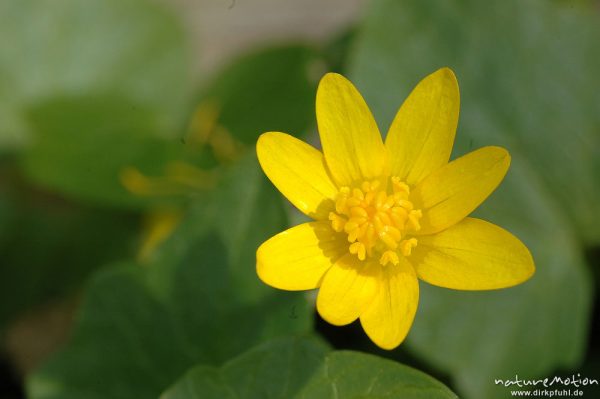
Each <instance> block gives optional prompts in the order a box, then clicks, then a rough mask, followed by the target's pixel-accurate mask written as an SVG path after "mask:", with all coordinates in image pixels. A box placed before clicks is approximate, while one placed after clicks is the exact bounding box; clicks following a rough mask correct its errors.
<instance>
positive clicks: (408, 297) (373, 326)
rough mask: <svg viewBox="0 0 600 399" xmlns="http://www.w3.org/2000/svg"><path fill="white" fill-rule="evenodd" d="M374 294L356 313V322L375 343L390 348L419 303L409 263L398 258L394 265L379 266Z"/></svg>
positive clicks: (398, 340)
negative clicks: (380, 272)
mask: <svg viewBox="0 0 600 399" xmlns="http://www.w3.org/2000/svg"><path fill="white" fill-rule="evenodd" d="M382 270H383V271H382V276H381V278H380V279H379V280H378V286H377V294H376V295H375V297H374V298H373V300H372V301H371V304H370V305H369V307H368V308H367V309H366V310H365V312H363V313H362V314H361V315H360V323H361V324H362V326H363V328H364V330H365V332H366V333H367V335H368V336H369V338H371V340H372V341H373V342H374V343H375V344H377V346H379V347H381V348H383V349H394V348H395V347H397V346H398V345H400V343H401V342H402V341H403V340H404V338H405V337H406V335H407V334H408V331H409V330H410V326H411V325H412V322H413V320H414V318H415V314H416V312H417V306H418V303H419V283H418V280H417V276H416V275H415V270H414V268H413V267H412V265H411V264H410V263H409V262H408V261H407V260H406V258H404V257H401V258H400V263H399V264H398V265H393V264H388V265H387V266H385V267H383V268H382Z"/></svg>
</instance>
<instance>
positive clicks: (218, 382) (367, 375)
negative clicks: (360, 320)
mask: <svg viewBox="0 0 600 399" xmlns="http://www.w3.org/2000/svg"><path fill="white" fill-rule="evenodd" d="M179 398H181V399H183V398H185V399H195V398H203V399H211V398H215V399H254V398H256V399H263V398H272V399H279V398H280V399H301V398H303V399H319V398H323V399H330V398H346V399H359V398H365V399H366V398H371V399H376V398H382V399H383V398H405V399H417V398H428V399H433V398H456V395H454V394H453V393H452V392H451V391H450V390H449V389H448V388H446V387H445V386H444V385H443V384H441V383H440V382H438V381H436V380H434V379H433V378H431V377H429V376H428V375H426V374H424V373H421V372H420V371H417V370H414V369H412V368H410V367H407V366H404V365H401V364H399V363H396V362H393V361H391V360H385V359H381V358H378V357H376V356H373V355H367V354H363V353H358V352H350V351H334V352H329V350H328V348H327V347H326V346H325V345H323V344H322V343H321V342H319V341H316V340H314V339H309V338H285V339H279V340H274V341H271V342H269V343H266V344H263V345H261V346H259V347H257V348H254V349H251V350H250V351H248V352H246V353H244V354H242V355H241V356H239V357H237V358H235V359H233V360H230V361H229V362H227V363H226V364H224V365H223V366H222V367H220V368H215V367H207V366H204V365H202V366H197V367H195V368H193V369H192V370H190V371H189V372H188V373H187V374H186V375H185V376H184V377H183V378H181V379H180V380H179V381H178V382H177V383H176V384H175V385H174V386H173V387H171V388H170V389H169V390H168V391H166V392H165V393H164V394H163V395H162V396H161V399H179Z"/></svg>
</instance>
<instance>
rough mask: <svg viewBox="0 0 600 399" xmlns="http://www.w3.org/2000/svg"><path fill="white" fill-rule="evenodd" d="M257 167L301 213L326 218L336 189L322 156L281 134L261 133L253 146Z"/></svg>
mask: <svg viewBox="0 0 600 399" xmlns="http://www.w3.org/2000/svg"><path fill="white" fill-rule="evenodd" d="M256 153H257V155H258V161H259V162H260V166H261V167H262V169H263V170H264V172H265V174H266V175H267V176H268V177H269V179H270V180H271V181H272V182H273V184H274V185H275V186H276V187H277V189H279V191H281V193H282V194H283V195H285V197H286V198H287V199H288V200H290V202H291V203H292V204H294V205H295V206H296V208H298V209H299V210H300V211H302V212H303V213H304V214H306V215H308V216H310V217H312V218H313V219H317V220H323V219H325V220H326V219H327V217H328V215H329V212H330V211H331V210H333V208H334V200H333V199H334V198H335V196H336V195H337V191H338V190H337V188H336V186H335V185H334V184H333V181H332V180H331V178H330V177H329V174H328V173H327V169H326V166H325V160H324V158H323V154H322V153H321V152H320V151H318V150H316V149H315V148H313V147H311V146H310V145H308V144H306V143H305V142H303V141H301V140H298V139H297V138H295V137H292V136H290V135H289V134H285V133H277V132H269V133H264V134H262V135H261V136H260V138H259V139H258V142H257V143H256Z"/></svg>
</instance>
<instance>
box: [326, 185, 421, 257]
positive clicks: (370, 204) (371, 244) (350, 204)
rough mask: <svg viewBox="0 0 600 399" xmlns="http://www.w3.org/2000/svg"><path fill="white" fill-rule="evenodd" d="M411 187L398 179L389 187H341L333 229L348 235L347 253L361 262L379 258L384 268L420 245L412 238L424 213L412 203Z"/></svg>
mask: <svg viewBox="0 0 600 399" xmlns="http://www.w3.org/2000/svg"><path fill="white" fill-rule="evenodd" d="M409 194H410V189H409V186H408V185H407V184H406V183H404V182H402V181H401V180H400V179H399V178H397V177H392V178H390V179H389V180H388V181H386V184H382V183H381V181H379V180H374V181H364V182H362V183H361V184H359V185H358V186H356V187H353V188H350V187H342V188H341V189H340V191H339V193H338V196H337V198H336V202H335V212H330V214H329V220H330V222H331V227H332V228H333V229H334V230H335V231H337V232H339V233H345V234H347V236H348V242H349V246H348V251H349V252H350V253H351V254H354V255H356V256H357V257H358V259H360V260H365V259H367V258H371V257H377V258H379V263H380V264H381V265H383V266H385V265H387V264H388V263H392V264H394V265H396V264H398V263H399V262H400V258H399V255H402V256H409V255H410V254H411V252H412V249H413V248H414V247H415V246H416V245H417V239H416V238H414V237H410V235H411V233H414V232H416V231H418V230H419V229H420V228H421V226H420V224H419V219H421V217H422V215H423V214H422V212H421V210H419V209H414V206H413V203H412V202H411V201H410V200H409Z"/></svg>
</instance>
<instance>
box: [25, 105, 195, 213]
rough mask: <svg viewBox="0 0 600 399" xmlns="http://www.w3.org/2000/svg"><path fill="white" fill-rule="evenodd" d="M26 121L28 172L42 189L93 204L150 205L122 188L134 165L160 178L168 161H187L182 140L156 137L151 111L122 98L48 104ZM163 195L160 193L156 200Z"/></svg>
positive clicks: (145, 199)
mask: <svg viewBox="0 0 600 399" xmlns="http://www.w3.org/2000/svg"><path fill="white" fill-rule="evenodd" d="M28 119H29V121H30V124H31V127H32V129H31V130H32V132H34V141H33V144H32V145H31V146H30V147H28V148H27V149H26V150H25V152H24V154H23V159H22V162H23V166H24V169H25V171H26V173H27V174H28V175H29V176H30V177H31V178H32V179H33V180H35V181H36V182H38V183H39V184H40V185H43V186H45V187H47V188H50V189H53V190H56V191H58V192H61V193H63V194H65V195H68V196H71V197H74V198H77V199H82V200H85V201H89V202H94V203H99V204H102V205H117V206H140V205H143V204H146V203H148V202H149V198H147V197H139V196H134V195H132V194H131V193H129V192H128V191H127V190H126V189H125V187H124V186H123V185H122V184H121V182H120V180H119V176H120V174H121V173H122V172H123V170H124V169H125V168H127V167H135V168H137V169H138V170H140V171H141V172H143V173H145V174H148V175H150V176H160V175H163V174H164V173H165V166H166V165H167V164H168V162H170V161H172V160H182V159H183V158H184V157H185V152H184V151H185V146H184V145H183V144H182V143H181V142H179V141H178V140H174V139H173V140H166V139H161V138H159V137H157V136H156V133H157V130H156V126H157V123H156V120H155V115H154V113H153V112H152V111H151V110H149V109H143V108H140V107H137V106H136V105H135V104H133V103H130V102H129V101H128V100H126V99H125V98H123V97H119V96H112V95H93V96H82V97H79V96H71V97H62V98H56V99H52V100H48V101H46V102H43V103H41V104H38V105H36V106H35V107H34V108H32V109H31V110H30V111H29V113H28ZM200 155H201V154H200V153H198V154H197V156H198V158H201V156H200ZM160 197H161V195H160V193H157V194H156V198H155V201H154V202H157V201H160ZM150 199H152V198H150ZM162 199H163V200H164V197H163V198H162Z"/></svg>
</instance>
